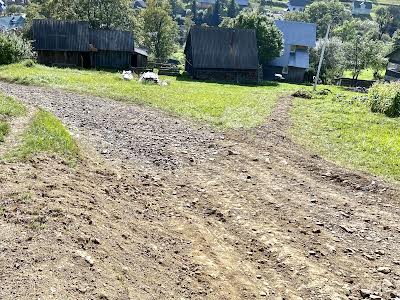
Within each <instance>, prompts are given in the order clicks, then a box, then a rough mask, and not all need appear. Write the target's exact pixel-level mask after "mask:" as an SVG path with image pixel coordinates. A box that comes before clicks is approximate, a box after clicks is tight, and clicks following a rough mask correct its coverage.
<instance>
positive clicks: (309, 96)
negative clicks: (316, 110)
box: [292, 90, 313, 99]
mask: <svg viewBox="0 0 400 300" xmlns="http://www.w3.org/2000/svg"><path fill="white" fill-rule="evenodd" d="M292 96H293V97H297V98H304V99H312V97H313V95H312V92H310V91H307V90H297V91H296V92H294V93H293V94H292Z"/></svg>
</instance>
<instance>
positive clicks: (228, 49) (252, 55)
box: [185, 26, 258, 70]
mask: <svg viewBox="0 0 400 300" xmlns="http://www.w3.org/2000/svg"><path fill="white" fill-rule="evenodd" d="M189 48H190V51H191V54H192V62H193V67H195V68H204V69H236V70H254V69H257V68H258V50H257V40H256V33H255V30H252V29H232V28H215V27H200V26H194V27H192V28H191V29H190V32H189V36H188V39H187V42H186V47H185V53H187V52H188V51H189Z"/></svg>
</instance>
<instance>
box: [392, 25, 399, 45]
mask: <svg viewBox="0 0 400 300" xmlns="http://www.w3.org/2000/svg"><path fill="white" fill-rule="evenodd" d="M393 44H394V45H395V46H397V47H400V29H397V30H396V32H395V33H394V34H393Z"/></svg>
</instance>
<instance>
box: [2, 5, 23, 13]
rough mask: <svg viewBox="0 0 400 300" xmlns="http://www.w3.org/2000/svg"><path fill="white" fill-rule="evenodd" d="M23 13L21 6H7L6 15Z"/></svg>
mask: <svg viewBox="0 0 400 300" xmlns="http://www.w3.org/2000/svg"><path fill="white" fill-rule="evenodd" d="M22 13H25V7H23V6H22V5H16V4H11V5H9V6H7V9H6V12H5V14H6V15H14V14H22Z"/></svg>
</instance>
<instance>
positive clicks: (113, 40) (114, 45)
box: [89, 29, 134, 51]
mask: <svg viewBox="0 0 400 300" xmlns="http://www.w3.org/2000/svg"><path fill="white" fill-rule="evenodd" d="M89 41H90V43H91V44H92V45H93V46H94V47H95V48H96V49H98V50H108V51H133V48H134V43H133V34H132V33H131V32H128V31H119V30H105V29H95V30H94V29H91V30H90V36H89Z"/></svg>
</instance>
